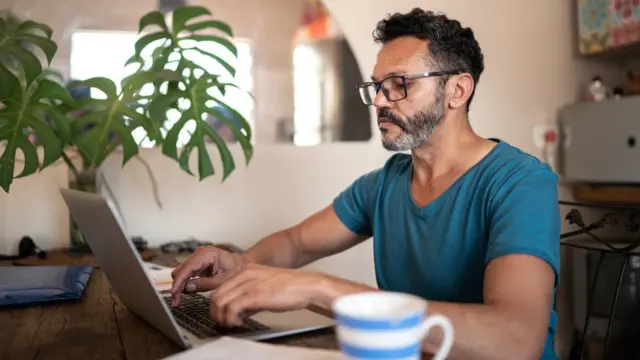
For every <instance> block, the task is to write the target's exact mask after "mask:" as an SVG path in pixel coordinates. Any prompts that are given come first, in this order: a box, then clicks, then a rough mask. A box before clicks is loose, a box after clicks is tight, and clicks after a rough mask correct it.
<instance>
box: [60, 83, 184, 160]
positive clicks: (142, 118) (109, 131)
mask: <svg viewBox="0 0 640 360" xmlns="http://www.w3.org/2000/svg"><path fill="white" fill-rule="evenodd" d="M171 75H174V77H171ZM161 79H165V80H164V81H166V80H167V79H177V74H175V73H171V72H169V75H167V74H166V73H150V72H139V73H134V74H132V75H131V76H129V77H128V78H126V79H125V81H124V82H123V84H122V85H123V86H122V89H121V90H120V91H118V89H117V87H116V84H115V83H114V82H113V81H112V80H110V79H107V78H104V77H95V78H91V79H88V80H84V81H79V82H76V83H75V84H74V85H73V86H86V87H89V88H95V89H98V90H100V91H101V92H102V93H103V94H104V95H105V98H90V99H85V100H82V101H80V106H79V109H80V110H82V111H83V112H84V115H83V116H81V117H79V118H76V119H74V121H73V123H72V130H73V134H74V136H75V139H74V140H73V143H74V144H75V145H76V146H77V148H78V149H79V150H80V151H81V153H82V155H83V158H84V166H85V167H86V168H89V167H98V166H100V164H102V162H103V161H104V160H105V159H106V158H107V157H108V156H109V154H111V153H112V152H113V151H114V150H115V149H116V148H118V147H119V146H122V151H123V153H124V157H123V161H122V165H123V166H124V165H125V164H126V163H127V162H128V161H129V160H131V158H132V157H134V156H135V155H137V154H138V152H139V147H138V143H137V142H136V140H135V138H134V137H133V134H132V133H133V131H134V130H136V129H137V128H139V127H141V128H143V129H144V130H145V132H146V133H147V137H148V138H149V139H150V140H152V141H154V142H155V143H156V144H161V143H162V134H161V133H160V128H159V126H158V125H157V123H155V122H154V121H152V120H151V119H150V118H149V117H148V116H146V115H145V114H144V112H143V111H139V107H140V106H139V104H138V101H140V100H141V99H143V97H141V96H140V95H139V89H140V88H141V87H143V86H144V85H145V84H146V83H154V82H156V81H163V80H161Z"/></svg>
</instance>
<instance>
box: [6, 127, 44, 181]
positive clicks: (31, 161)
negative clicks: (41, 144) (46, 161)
mask: <svg viewBox="0 0 640 360" xmlns="http://www.w3.org/2000/svg"><path fill="white" fill-rule="evenodd" d="M14 144H15V146H16V147H17V148H18V149H20V150H22V154H23V155H24V168H23V169H22V171H21V172H20V174H18V175H16V177H15V178H16V179H18V178H23V177H25V176H29V175H32V174H35V173H36V171H38V166H39V162H40V161H39V159H38V150H36V147H35V146H34V145H33V144H32V143H30V142H29V139H27V137H26V136H24V135H23V136H18V137H16V138H15V142H14ZM12 171H13V169H12Z"/></svg>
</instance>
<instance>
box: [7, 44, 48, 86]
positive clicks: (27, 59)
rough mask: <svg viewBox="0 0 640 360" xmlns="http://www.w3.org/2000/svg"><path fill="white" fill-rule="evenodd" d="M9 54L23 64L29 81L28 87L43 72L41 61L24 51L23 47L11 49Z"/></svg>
mask: <svg viewBox="0 0 640 360" xmlns="http://www.w3.org/2000/svg"><path fill="white" fill-rule="evenodd" d="M8 53H10V54H11V55H13V56H15V58H16V59H17V60H18V61H19V62H20V63H21V65H22V70H23V71H24V75H25V78H26V81H27V86H29V85H30V84H31V82H33V80H35V78H37V77H38V75H40V73H41V72H42V64H41V63H40V60H38V58H37V57H36V56H35V55H33V54H32V53H30V52H28V51H26V50H24V49H22V48H21V47H13V48H10V49H9V51H8Z"/></svg>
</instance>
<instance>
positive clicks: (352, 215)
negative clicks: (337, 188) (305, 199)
mask: <svg viewBox="0 0 640 360" xmlns="http://www.w3.org/2000/svg"><path fill="white" fill-rule="evenodd" d="M381 171H382V169H377V170H374V171H372V172H369V173H367V174H364V175H362V176H360V177H359V178H358V179H357V180H356V181H354V182H353V183H352V184H351V185H349V187H347V188H346V189H345V190H343V191H342V192H341V193H340V194H338V196H337V197H336V198H335V199H334V200H333V209H334V210H335V212H336V214H337V215H338V218H340V220H341V221H342V223H343V224H344V225H345V226H346V227H347V228H348V229H349V230H351V231H353V232H354V233H355V234H358V235H363V236H373V225H372V223H371V219H372V212H373V210H372V206H373V200H372V199H373V198H374V197H375V196H376V194H377V189H378V180H379V177H380V172H381Z"/></svg>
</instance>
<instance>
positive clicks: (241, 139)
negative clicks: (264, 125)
mask: <svg viewBox="0 0 640 360" xmlns="http://www.w3.org/2000/svg"><path fill="white" fill-rule="evenodd" d="M207 112H208V113H209V114H211V115H212V116H213V117H215V118H216V119H220V120H222V122H224V123H225V125H227V127H228V128H229V129H230V130H231V132H232V133H233V136H234V137H235V138H236V139H237V140H238V143H239V144H240V147H241V148H242V152H243V153H244V154H245V164H246V165H249V162H250V161H251V158H252V157H253V145H252V144H251V138H250V137H249V136H247V135H246V134H244V133H243V132H242V131H240V129H238V127H237V126H235V124H234V123H233V121H232V120H231V119H229V118H228V117H226V116H225V115H224V114H223V113H221V112H219V111H218V110H216V109H214V108H208V109H207ZM211 130H213V129H211ZM208 135H209V137H211V138H212V139H213V135H212V134H208ZM216 135H217V134H216Z"/></svg>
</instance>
